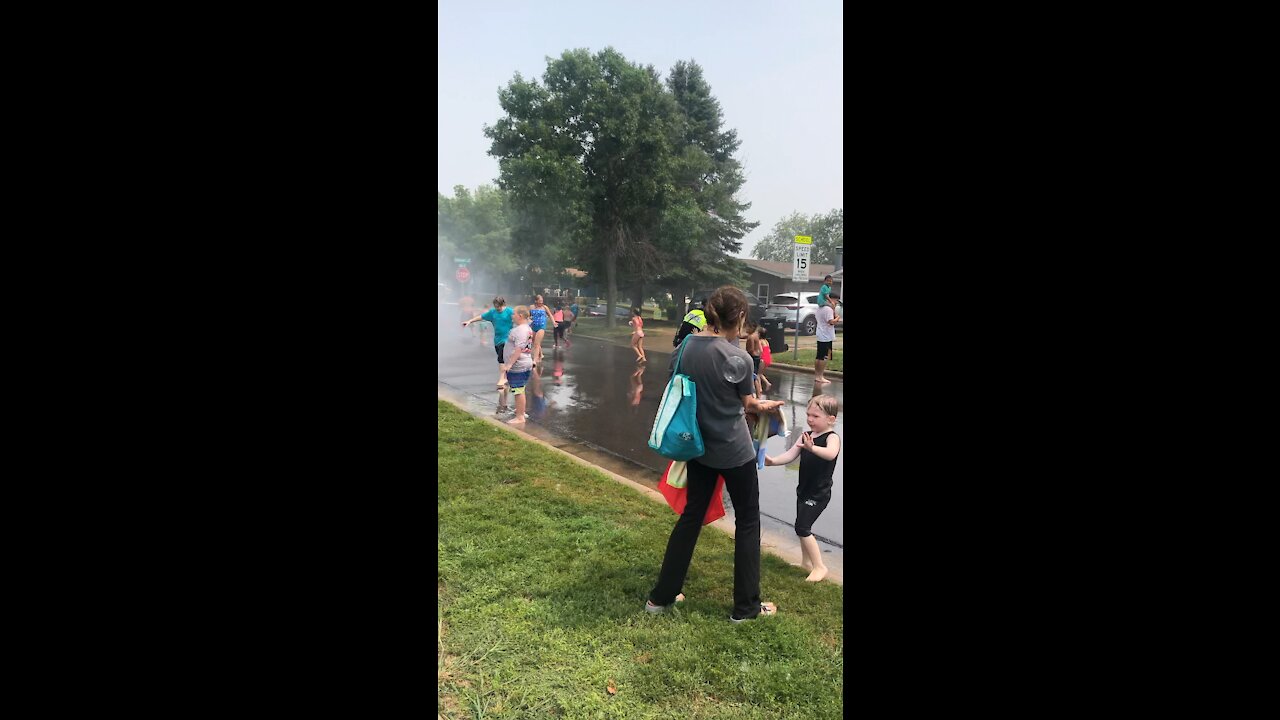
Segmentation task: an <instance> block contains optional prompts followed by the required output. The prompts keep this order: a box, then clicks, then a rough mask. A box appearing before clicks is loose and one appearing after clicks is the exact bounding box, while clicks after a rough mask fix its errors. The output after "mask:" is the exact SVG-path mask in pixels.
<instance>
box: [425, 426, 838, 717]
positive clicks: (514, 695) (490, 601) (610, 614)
mask: <svg viewBox="0 0 1280 720" xmlns="http://www.w3.org/2000/svg"><path fill="white" fill-rule="evenodd" d="M438 417H439V441H438V446H437V448H438V452H439V478H440V479H439V489H438V493H437V513H438V516H439V521H440V530H439V538H438V544H437V548H438V550H437V552H438V557H439V577H438V579H437V587H438V602H437V619H438V621H439V624H440V633H441V635H440V637H441V640H440V649H439V653H438V656H439V660H438V664H439V675H438V680H439V683H438V698H437V706H438V710H439V712H440V714H442V715H444V716H445V717H494V718H499V717H501V718H517V717H521V718H545V717H583V718H585V717H619V718H622V717H626V718H671V717H682V718H685V717H687V718H726V719H728V718H826V717H832V718H834V717H839V716H840V714H841V709H842V707H843V703H842V697H841V696H842V692H843V680H842V668H843V663H844V655H843V649H844V644H843V637H842V635H843V618H842V616H841V606H842V602H843V597H844V591H843V588H842V587H840V586H838V585H834V584H831V583H825V582H824V583H817V584H811V583H806V582H804V580H803V577H804V574H805V573H804V571H802V570H801V569H800V568H796V567H792V566H790V565H787V564H786V563H784V562H783V561H781V560H780V559H778V558H775V557H773V556H770V555H765V556H764V557H763V558H762V564H761V569H762V575H763V579H762V589H763V592H764V598H765V599H766V600H772V601H774V602H776V603H778V606H779V614H778V615H777V616H776V617H772V618H767V619H763V620H756V621H752V622H748V623H743V624H742V625H733V624H731V623H729V621H728V619H727V618H728V614H729V610H730V606H731V605H732V589H733V540H732V539H731V538H729V537H728V536H726V535H724V534H723V533H721V532H719V531H717V530H712V529H704V532H703V534H702V536H701V538H700V539H699V541H698V547H697V550H696V552H695V553H694V559H693V563H692V565H691V567H690V571H689V576H688V578H687V580H686V583H685V587H684V592H685V594H686V595H688V596H689V599H688V600H687V601H686V602H684V603H681V605H680V609H679V610H676V611H674V612H672V613H671V614H669V615H666V616H650V615H647V614H646V613H645V612H644V611H643V605H644V599H645V597H646V594H647V592H648V590H649V589H650V587H651V586H652V584H653V582H654V581H655V579H656V576H657V572H658V567H659V565H660V564H661V561H662V553H663V550H664V549H665V547H666V541H667V537H668V535H669V534H670V532H671V528H672V526H673V525H674V523H675V518H676V516H675V514H674V513H673V512H671V511H670V510H669V509H668V508H667V507H665V506H663V505H659V504H657V503H654V502H653V501H652V500H650V499H648V498H646V497H644V496H642V495H640V494H639V493H637V492H635V491H634V490H632V489H630V488H628V487H626V486H623V485H619V484H618V483H616V482H615V481H613V480H612V479H609V478H607V477H606V476H604V475H603V474H601V473H599V472H598V471H595V470H592V469H590V468H585V467H583V466H581V465H579V464H577V463H575V462H573V461H571V460H568V459H566V458H564V457H561V456H559V455H557V454H555V453H552V452H551V451H549V450H547V449H546V448H544V447H542V446H540V445H537V444H536V443H533V442H530V441H527V440H524V439H521V438H517V437H514V436H512V435H510V434H508V433H505V432H502V431H501V430H498V429H496V428H493V427H491V426H489V425H488V424H487V423H484V422H482V421H480V420H477V419H475V418H472V417H470V416H469V415H467V414H465V413H463V412H461V411H459V410H457V409H456V408H453V407H452V406H450V405H448V404H447V403H445V402H443V401H441V402H440V404H439V410H438ZM610 687H613V688H614V689H616V694H610V693H609V692H608V688H610Z"/></svg>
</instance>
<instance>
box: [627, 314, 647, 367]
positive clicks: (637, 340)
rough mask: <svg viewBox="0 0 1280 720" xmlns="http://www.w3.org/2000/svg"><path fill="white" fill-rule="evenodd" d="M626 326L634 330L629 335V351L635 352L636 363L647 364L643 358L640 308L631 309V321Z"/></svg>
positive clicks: (642, 331) (642, 327) (642, 324)
mask: <svg viewBox="0 0 1280 720" xmlns="http://www.w3.org/2000/svg"><path fill="white" fill-rule="evenodd" d="M627 324H628V325H630V326H631V327H633V328H635V329H634V330H633V331H632V333H631V349H632V350H635V351H636V362H638V363H642V362H648V360H649V359H648V358H646V357H645V356H644V318H643V317H641V316H640V308H638V307H633V308H631V319H630V320H628V321H627Z"/></svg>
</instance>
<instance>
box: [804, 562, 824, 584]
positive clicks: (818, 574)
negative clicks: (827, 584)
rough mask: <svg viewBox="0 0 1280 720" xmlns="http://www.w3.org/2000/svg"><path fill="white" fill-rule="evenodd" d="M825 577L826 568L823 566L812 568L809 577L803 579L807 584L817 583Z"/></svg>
mask: <svg viewBox="0 0 1280 720" xmlns="http://www.w3.org/2000/svg"><path fill="white" fill-rule="evenodd" d="M826 576H827V566H826V565H823V566H822V567H816V568H814V569H813V572H811V573H809V577H807V578H805V580H806V581H807V582H818V581H819V580H821V579H822V578H824V577H826Z"/></svg>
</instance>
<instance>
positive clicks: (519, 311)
mask: <svg viewBox="0 0 1280 720" xmlns="http://www.w3.org/2000/svg"><path fill="white" fill-rule="evenodd" d="M511 312H513V313H515V314H516V315H519V316H520V317H529V306H528V305H517V306H515V308H513V309H512V311H511Z"/></svg>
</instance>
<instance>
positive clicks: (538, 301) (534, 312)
mask: <svg viewBox="0 0 1280 720" xmlns="http://www.w3.org/2000/svg"><path fill="white" fill-rule="evenodd" d="M529 318H530V321H531V322H530V327H532V328H533V364H534V365H538V366H541V365H542V337H543V336H544V335H546V334H547V323H550V324H551V329H552V330H555V327H556V321H555V319H554V318H552V317H551V308H549V307H547V306H546V303H544V302H542V296H541V295H534V296H533V306H532V307H530V308H529Z"/></svg>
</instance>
